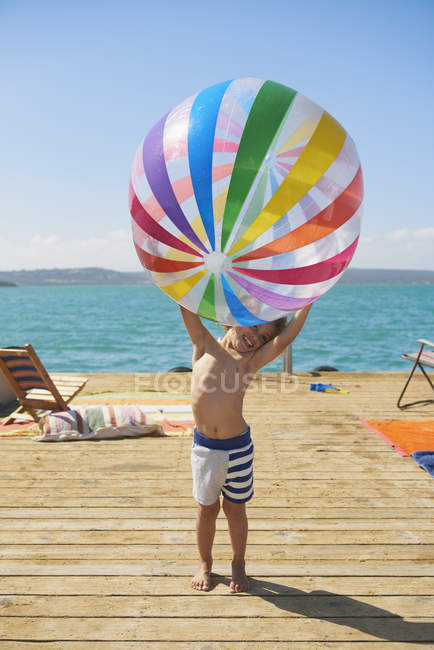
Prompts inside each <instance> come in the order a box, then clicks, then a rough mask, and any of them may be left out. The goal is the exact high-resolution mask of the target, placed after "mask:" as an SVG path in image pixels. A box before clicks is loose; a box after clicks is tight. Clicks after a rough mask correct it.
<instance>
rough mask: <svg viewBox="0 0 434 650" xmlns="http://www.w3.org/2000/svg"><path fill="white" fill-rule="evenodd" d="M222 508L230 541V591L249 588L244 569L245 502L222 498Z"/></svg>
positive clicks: (245, 537)
mask: <svg viewBox="0 0 434 650" xmlns="http://www.w3.org/2000/svg"><path fill="white" fill-rule="evenodd" d="M223 510H224V513H225V515H226V517H227V520H228V527H229V534H230V536H231V543H232V581H231V585H230V590H231V592H232V593H239V592H240V591H248V590H249V581H248V579H247V576H246V571H245V555H246V544H247V533H248V521H247V514H246V504H245V503H233V501H229V499H226V498H224V499H223Z"/></svg>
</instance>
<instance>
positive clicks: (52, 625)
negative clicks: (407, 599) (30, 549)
mask: <svg viewBox="0 0 434 650" xmlns="http://www.w3.org/2000/svg"><path fill="white" fill-rule="evenodd" d="M432 620H433V619H430V618H412V619H410V620H408V621H407V620H403V619H400V618H397V617H396V616H393V615H390V617H387V618H380V617H378V618H377V617H348V618H347V617H343V618H338V617H335V618H334V619H311V618H287V617H283V616H282V617H280V618H277V617H276V618H274V617H273V618H272V619H271V620H270V621H269V620H268V619H266V618H265V619H258V620H256V621H255V624H254V625H252V621H251V620H250V619H249V618H248V617H246V618H236V617H233V618H220V617H219V616H218V613H217V617H215V618H188V617H185V618H173V617H161V618H160V617H159V618H114V617H113V618H94V617H92V618H74V617H64V618H57V619H56V618H48V617H38V618H27V617H25V618H15V617H6V616H5V617H3V618H2V619H1V627H0V634H1V635H2V636H3V637H5V638H6V639H20V640H30V639H41V640H42V639H43V640H56V639H61V640H62V641H63V640H83V639H86V638H87V639H89V640H92V639H93V640H94V639H98V640H102V641H104V640H111V641H113V640H117V639H126V638H127V639H134V640H136V641H138V640H143V641H147V640H155V639H157V638H158V640H159V641H160V642H161V641H206V640H208V639H210V640H215V639H220V640H222V641H243V642H246V641H255V642H258V640H260V641H282V642H283V641H284V642H286V643H288V642H289V641H293V640H294V641H303V640H304V641H315V640H319V641H320V640H323V639H324V638H325V637H326V638H327V640H328V641H329V642H330V641H340V642H342V641H345V642H346V641H351V642H357V641H365V640H378V639H389V640H394V641H406V642H411V641H424V642H428V641H429V642H433V641H434V623H433V622H432Z"/></svg>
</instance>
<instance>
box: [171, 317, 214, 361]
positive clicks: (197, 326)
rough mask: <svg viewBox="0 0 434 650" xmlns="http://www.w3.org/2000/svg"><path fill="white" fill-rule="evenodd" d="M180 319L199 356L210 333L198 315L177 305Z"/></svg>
mask: <svg viewBox="0 0 434 650" xmlns="http://www.w3.org/2000/svg"><path fill="white" fill-rule="evenodd" d="M178 306H179V309H180V312H181V316H182V320H183V321H184V325H185V328H186V330H187V332H188V335H189V337H190V339H191V342H192V343H193V347H194V349H195V351H196V352H199V356H201V354H202V353H203V350H204V348H205V343H206V340H207V338H208V337H209V336H211V335H210V333H209V332H208V330H207V329H206V327H205V326H204V325H203V324H202V321H201V320H200V318H199V316H198V315H197V314H194V313H193V312H192V311H188V309H186V308H185V307H182V306H181V305H178Z"/></svg>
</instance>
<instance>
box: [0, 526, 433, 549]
mask: <svg viewBox="0 0 434 650" xmlns="http://www.w3.org/2000/svg"><path fill="white" fill-rule="evenodd" d="M194 541H195V531H194V530H193V527H191V529H190V530H177V531H173V530H104V531H96V530H79V531H71V530H69V531H68V530H62V529H60V530H51V531H49V532H47V531H45V530H4V529H3V530H0V545H9V546H12V545H15V544H191V543H192V542H194ZM227 541H228V533H227V530H218V531H217V532H216V537H215V543H216V544H225V543H226V542H227ZM291 543H292V544H294V543H297V544H366V545H370V544H386V545H388V544H402V545H405V544H433V543H434V529H433V530H418V531H402V530H307V531H306V530H293V529H291V530H279V529H278V528H275V529H273V530H255V529H254V528H253V529H252V528H250V530H249V547H250V545H251V544H266V545H269V544H277V545H279V544H281V545H287V544H291ZM1 550H2V549H1V546H0V553H1Z"/></svg>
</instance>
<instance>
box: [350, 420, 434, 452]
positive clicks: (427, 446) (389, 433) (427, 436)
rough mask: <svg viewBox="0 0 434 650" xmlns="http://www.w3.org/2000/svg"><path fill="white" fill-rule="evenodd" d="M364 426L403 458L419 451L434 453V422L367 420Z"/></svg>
mask: <svg viewBox="0 0 434 650" xmlns="http://www.w3.org/2000/svg"><path fill="white" fill-rule="evenodd" d="M362 424H364V425H365V426H366V427H367V428H368V429H371V431H373V432H374V433H376V434H377V435H379V436H380V438H383V440H385V441H386V442H387V443H389V444H390V445H392V447H394V448H395V449H396V451H397V452H398V454H400V455H401V456H409V455H410V454H412V453H413V452H414V451H419V450H424V451H431V450H433V451H434V420H421V421H416V420H412V421H404V420H382V421H374V420H367V421H363V422H362Z"/></svg>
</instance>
